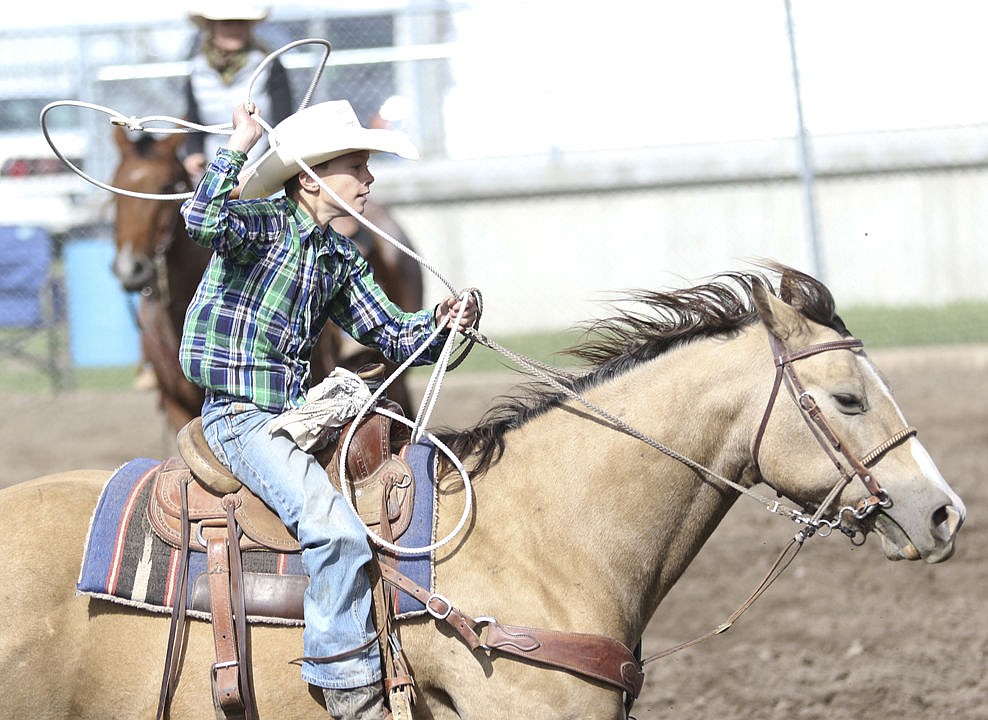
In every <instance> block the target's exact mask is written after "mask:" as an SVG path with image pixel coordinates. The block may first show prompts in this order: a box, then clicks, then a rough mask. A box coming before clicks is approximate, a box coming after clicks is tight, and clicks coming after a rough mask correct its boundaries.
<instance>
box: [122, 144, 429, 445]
mask: <svg viewBox="0 0 988 720" xmlns="http://www.w3.org/2000/svg"><path fill="white" fill-rule="evenodd" d="M184 137H185V136H184V135H182V134H171V135H166V136H165V138H164V139H162V140H157V141H156V140H155V139H154V137H153V136H152V135H149V134H142V135H140V136H138V138H137V139H136V140H134V141H131V139H130V138H129V137H128V135H127V132H126V131H125V130H124V129H123V128H121V127H116V128H115V129H114V140H115V142H116V145H117V149H118V150H119V152H120V164H119V165H118V166H117V169H116V172H115V173H114V177H113V180H112V182H111V184H112V185H113V186H114V187H117V188H120V189H123V190H130V191H134V192H140V193H145V194H149V195H160V194H180V193H184V192H187V191H189V190H191V184H190V180H189V177H188V174H187V173H186V171H185V168H184V167H183V166H182V163H181V162H180V161H179V158H178V149H179V147H180V145H181V143H182V140H183V139H184ZM114 204H115V208H116V215H115V221H114V240H115V242H116V255H115V256H114V259H113V273H114V275H116V277H117V279H118V280H119V282H120V285H121V287H123V289H124V290H127V291H130V292H140V293H141V295H142V297H141V303H140V308H139V311H138V317H139V326H140V330H141V346H142V350H143V354H144V357H145V358H146V359H147V360H148V361H149V362H150V363H151V366H152V368H153V369H154V374H155V378H156V381H157V385H158V393H159V398H160V405H161V409H162V410H163V411H164V413H165V416H166V417H167V418H168V422H169V424H170V425H171V427H172V428H173V429H174V430H175V431H178V429H179V428H181V427H182V426H184V425H185V424H186V423H187V422H188V421H189V420H191V419H192V418H194V417H195V416H197V415H198V414H199V411H200V409H201V408H202V401H203V392H202V390H201V389H200V388H198V387H196V386H195V385H193V384H192V383H190V382H189V381H188V380H187V379H186V378H185V376H184V375H183V374H182V370H181V367H180V366H179V364H178V343H179V339H180V337H181V332H182V325H183V322H184V320H185V311H186V308H187V307H188V305H189V302H190V301H191V300H192V296H193V294H194V293H195V290H196V286H197V285H198V283H199V279H200V278H201V277H202V274H203V271H204V270H205V269H206V264H207V263H208V262H209V258H210V255H211V251H209V250H206V249H204V248H202V247H200V246H198V245H196V244H195V243H194V242H192V241H191V240H190V239H189V236H188V235H187V234H186V231H185V224H184V223H183V222H182V218H181V216H180V215H179V206H180V205H181V201H179V200H173V201H163V200H152V199H143V198H134V197H129V196H125V195H115V196H114ZM365 216H366V217H367V219H368V220H370V221H371V222H372V223H374V224H375V225H377V226H378V227H379V228H381V229H382V230H384V231H385V232H387V233H388V234H389V235H391V236H392V237H394V238H396V239H397V240H399V241H400V242H402V243H404V244H405V245H406V246H408V247H411V244H410V241H409V240H408V238H407V236H406V235H405V233H404V231H403V230H402V228H401V227H400V226H399V225H398V224H397V223H396V222H395V220H394V219H393V218H392V217H391V215H390V213H389V212H388V211H387V209H386V208H384V207H382V206H381V205H379V204H376V203H368V205H367V209H366V211H365ZM333 227H334V228H336V229H337V230H338V231H339V232H342V233H343V234H344V235H346V236H347V237H349V238H351V239H353V241H354V243H355V244H356V245H357V247H358V248H359V249H360V251H361V253H362V254H363V255H364V257H365V258H366V259H367V262H368V263H370V266H371V267H372V268H373V269H374V274H375V278H376V279H377V281H378V283H380V285H381V287H382V288H384V291H385V292H386V293H387V294H388V296H389V297H390V298H391V299H392V300H393V301H394V302H395V303H396V304H397V305H398V306H399V307H401V308H402V309H403V310H406V311H410V312H414V311H417V310H420V309H422V302H423V287H422V271H421V268H420V267H419V265H418V263H417V262H416V261H415V260H414V259H412V258H411V257H409V256H408V255H406V254H405V253H403V252H401V251H400V250H398V249H397V248H395V247H394V246H393V245H391V244H390V243H388V242H386V241H385V240H383V239H381V238H378V237H377V236H376V235H374V234H373V233H371V232H370V231H369V230H366V229H365V228H364V227H363V226H362V225H359V224H358V223H357V221H356V220H353V219H351V218H345V220H340V221H334V225H333ZM369 362H385V361H384V358H383V356H382V355H381V354H380V353H379V352H377V351H374V350H371V349H369V348H365V347H363V346H361V345H359V344H358V343H356V341H354V340H352V339H350V338H348V337H346V336H345V335H344V334H343V333H342V332H341V331H340V330H339V328H337V327H336V326H335V325H333V324H332V323H330V324H327V326H326V330H325V331H324V332H323V334H322V336H321V337H320V340H319V343H318V344H317V346H316V348H315V350H314V352H313V357H312V379H313V382H318V381H319V380H321V379H322V378H324V377H326V375H327V374H329V373H330V372H332V370H333V368H335V367H336V366H337V365H342V366H343V367H347V368H349V369H351V370H355V369H357V368H359V367H360V366H361V365H364V364H366V363H369ZM386 364H388V366H389V367H392V368H393V367H394V365H393V364H390V363H386ZM390 397H391V399H392V400H395V401H396V402H397V403H399V404H400V405H401V406H402V408H403V409H404V410H405V413H406V414H408V415H411V414H413V413H414V408H413V406H412V403H411V399H410V396H409V393H408V389H407V388H406V386H405V385H404V382H403V381H402V380H399V381H397V382H395V383H394V384H392V385H391V393H390Z"/></svg>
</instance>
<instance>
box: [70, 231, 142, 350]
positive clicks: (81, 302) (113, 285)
mask: <svg viewBox="0 0 988 720" xmlns="http://www.w3.org/2000/svg"><path fill="white" fill-rule="evenodd" d="M113 254H114V246H113V243H112V242H110V241H108V240H103V239H98V238H93V239H81V240H71V241H69V242H67V243H66V244H65V249H64V255H63V257H64V260H65V286H66V290H67V292H68V317H69V350H70V352H71V354H72V361H73V363H74V364H75V365H76V366H78V367H115V366H120V365H135V364H136V363H137V362H138V360H140V356H141V346H140V343H141V340H140V335H139V334H138V331H137V325H136V322H135V319H134V312H135V309H136V307H137V305H136V303H137V298H135V297H134V296H133V294H131V293H127V292H124V290H123V289H122V288H121V287H120V283H119V282H118V281H117V279H116V278H115V277H114V276H113V273H112V272H111V270H110V264H111V263H112V262H113Z"/></svg>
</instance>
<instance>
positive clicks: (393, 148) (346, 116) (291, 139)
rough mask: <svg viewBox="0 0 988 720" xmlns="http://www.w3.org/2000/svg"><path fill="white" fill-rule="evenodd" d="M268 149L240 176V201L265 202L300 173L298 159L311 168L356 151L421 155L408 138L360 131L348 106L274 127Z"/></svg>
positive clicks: (310, 111)
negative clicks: (265, 198)
mask: <svg viewBox="0 0 988 720" xmlns="http://www.w3.org/2000/svg"><path fill="white" fill-rule="evenodd" d="M269 139H270V140H271V142H272V146H271V148H270V149H268V151H267V152H265V153H264V155H262V156H261V158H260V160H258V161H257V162H256V163H254V164H253V165H251V166H249V167H247V168H245V169H244V171H243V172H242V173H241V174H240V183H241V188H240V197H241V198H242V199H244V200H250V199H252V198H260V197H267V196H268V195H272V194H274V193H276V192H278V191H279V190H281V189H282V187H283V186H284V184H285V181H286V180H288V179H289V178H291V177H293V176H295V175H296V174H297V173H299V172H301V171H302V166H301V165H299V164H298V161H297V160H296V158H297V157H299V158H302V160H303V161H304V162H305V164H306V165H308V166H309V167H313V166H314V165H318V164H319V163H322V162H326V161H327V160H332V159H333V158H335V157H339V156H340V155H346V154H347V153H351V152H354V151H356V150H369V151H370V152H372V153H374V152H386V153H393V154H395V155H398V156H400V157H403V158H406V159H408V160H417V159H418V156H419V153H418V150H416V149H415V145H413V144H412V141H411V140H409V139H408V136H407V135H405V134H404V133H402V132H399V131H397V130H378V129H369V128H365V127H362V126H361V125H360V121H359V120H357V114H356V113H355V112H354V111H353V108H352V107H351V106H350V103H348V102H347V101H346V100H331V101H329V102H322V103H318V104H317V105H310V106H309V107H307V108H304V109H303V110H299V111H298V112H297V113H295V114H294V115H289V116H288V117H287V118H285V119H284V120H282V121H281V122H280V123H278V124H277V125H275V126H274V136H273V137H271V138H269Z"/></svg>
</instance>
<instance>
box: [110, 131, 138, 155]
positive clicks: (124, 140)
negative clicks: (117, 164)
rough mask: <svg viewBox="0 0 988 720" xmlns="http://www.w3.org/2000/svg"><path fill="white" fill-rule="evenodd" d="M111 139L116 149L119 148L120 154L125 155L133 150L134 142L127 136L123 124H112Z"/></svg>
mask: <svg viewBox="0 0 988 720" xmlns="http://www.w3.org/2000/svg"><path fill="white" fill-rule="evenodd" d="M113 141H114V142H115V143H116V144H117V149H119V150H120V155H121V156H126V155H129V154H130V153H131V152H133V149H134V143H132V142H131V141H130V138H129V137H127V131H126V130H125V129H124V127H123V125H114V126H113Z"/></svg>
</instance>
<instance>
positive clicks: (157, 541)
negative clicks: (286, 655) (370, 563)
mask: <svg viewBox="0 0 988 720" xmlns="http://www.w3.org/2000/svg"><path fill="white" fill-rule="evenodd" d="M375 417H376V416H375ZM188 431H189V435H190V437H188V438H186V440H189V441H193V442H196V443H199V442H201V443H202V447H206V446H205V441H204V440H203V439H202V436H201V424H200V425H199V428H198V434H197V433H196V428H195V427H191V428H188ZM358 434H359V433H358ZM351 444H353V443H351ZM357 445H360V443H357ZM180 448H181V451H182V452H181V454H182V455H183V457H175V458H169V459H167V460H165V461H164V462H160V463H159V462H157V461H153V460H149V459H139V460H134V461H131V462H130V463H128V464H127V465H125V466H123V467H122V468H120V469H119V470H118V471H117V472H115V473H114V475H113V476H112V477H111V478H110V480H109V481H108V482H107V485H106V487H105V488H104V491H103V493H102V494H101V497H100V501H99V503H98V505H97V511H96V513H95V514H94V517H93V520H92V522H91V525H90V531H89V537H88V538H87V547H86V552H85V555H84V558H83V566H82V570H81V572H80V578H79V582H78V584H77V588H78V590H79V592H80V593H83V594H87V595H91V596H96V597H100V598H103V599H108V600H111V601H115V602H121V603H123V604H127V605H131V606H137V607H141V608H144V609H148V610H151V611H156V612H170V611H171V608H172V607H173V605H174V602H175V598H174V592H175V587H176V584H177V583H176V579H177V576H178V575H177V573H178V572H179V567H178V566H179V562H178V556H179V555H180V550H179V549H180V547H181V539H182V522H183V520H182V517H183V515H182V499H181V496H182V487H183V485H184V486H185V490H186V495H187V501H188V508H189V510H188V517H189V519H190V521H191V522H192V523H193V526H192V530H191V532H190V542H189V547H190V550H191V551H192V552H191V553H190V555H189V561H188V562H189V584H188V597H187V607H188V614H189V615H190V616H191V617H197V618H200V619H209V617H210V614H209V591H208V584H207V577H206V574H205V572H204V571H205V568H206V562H205V557H206V555H205V544H206V542H207V540H208V538H210V537H212V536H213V535H214V534H219V533H223V534H225V533H226V532H227V530H226V519H227V505H225V504H224V502H225V503H227V504H229V505H232V508H233V514H234V516H235V518H236V522H237V527H238V529H239V530H240V531H241V535H240V549H241V551H242V552H243V570H244V588H245V596H246V602H247V608H246V615H247V617H248V620H250V621H251V622H254V623H273V624H295V625H301V624H302V617H303V616H302V598H303V595H304V591H305V588H306V587H307V586H308V578H307V577H306V576H305V573H304V569H303V567H302V564H301V556H300V550H299V546H298V541H297V539H296V538H295V537H294V536H293V535H292V534H291V532H290V531H289V530H288V529H287V528H286V527H285V526H284V524H283V523H282V522H281V520H280V519H279V518H278V517H277V515H276V514H275V513H274V512H273V511H272V510H271V509H270V508H268V507H267V505H265V504H264V503H263V502H262V501H261V500H260V498H258V497H257V496H256V495H254V494H253V493H252V492H251V491H250V490H249V489H248V488H247V487H245V486H243V485H241V484H240V483H239V482H237V481H236V480H235V479H234V478H232V476H229V477H227V478H225V480H226V482H228V483H230V484H229V485H227V486H226V487H225V488H224V490H232V492H223V491H220V492H217V491H216V490H215V489H212V488H210V487H207V486H206V485H204V484H202V481H201V480H200V479H198V473H196V472H193V470H192V469H190V465H193V466H195V467H197V468H198V469H199V470H200V471H201V466H200V463H201V462H207V463H215V466H212V465H211V469H212V470H214V471H215V470H217V469H218V470H220V471H222V472H224V473H226V474H227V475H229V473H228V472H227V471H226V470H225V468H223V467H222V466H221V465H219V464H218V462H217V461H216V460H215V458H213V459H212V460H210V459H209V457H208V456H207V457H202V456H195V451H194V450H192V451H190V450H189V449H188V448H187V447H186V446H185V443H183V442H180ZM206 450H208V447H206ZM210 456H211V453H210ZM185 458H192V462H191V463H190V462H187V461H186V459H185ZM358 462H361V461H358ZM362 462H364V468H365V469H367V468H370V464H371V461H370V460H369V456H368V455H367V454H366V451H365V454H364V458H363V461H362ZM413 467H414V469H413ZM348 469H349V464H348ZM434 470H435V447H434V446H432V445H431V443H426V444H421V445H410V446H405V447H403V448H402V450H401V452H400V453H399V455H398V456H394V457H389V458H388V459H387V460H386V461H384V462H381V463H379V464H378V466H377V467H376V468H373V472H371V473H369V474H365V475H359V476H355V478H354V480H353V482H352V483H351V484H350V489H351V498H352V499H353V500H354V502H355V506H356V507H357V509H358V512H359V513H360V514H361V517H362V518H363V519H364V521H365V522H366V523H368V524H369V525H371V526H372V527H373V526H377V527H376V530H377V531H379V530H380V529H381V508H382V507H384V508H386V512H387V517H388V518H389V523H386V524H389V526H390V528H391V529H392V531H393V532H394V534H395V538H394V541H395V542H396V544H398V545H404V546H407V547H421V546H424V545H428V544H430V543H432V542H433V541H434V540H435V517H434V508H435V493H434V488H433V481H432V478H433V477H434ZM329 474H330V476H331V478H333V479H334V482H335V483H336V484H338V482H339V480H338V478H334V477H333V476H334V475H338V473H333V472H330V473H329ZM214 479H215V478H214ZM416 479H418V482H416ZM431 560H432V559H431V556H430V555H429V554H423V555H415V556H399V557H398V558H397V562H398V567H399V568H401V570H402V571H403V572H404V573H405V574H407V575H409V576H411V577H413V578H415V579H416V581H417V582H419V583H420V584H422V585H423V586H425V587H430V588H431V587H432V585H433V576H434V573H433V569H432V562H431ZM423 612H425V608H424V606H423V605H422V604H421V603H420V602H419V601H418V600H416V599H415V598H413V597H411V596H409V595H406V594H405V593H400V594H399V598H398V602H397V605H396V608H395V613H396V616H397V617H399V618H405V617H412V616H415V615H419V614H421V613H423Z"/></svg>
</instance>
